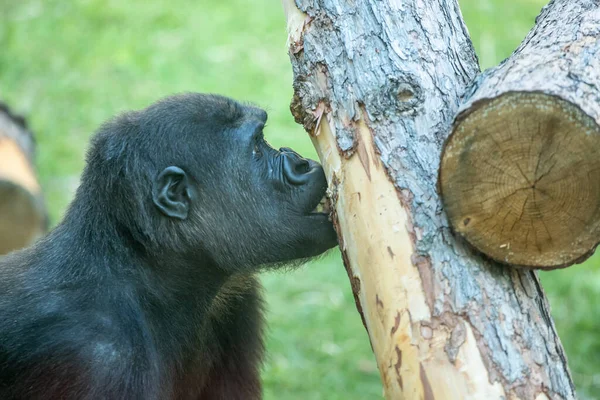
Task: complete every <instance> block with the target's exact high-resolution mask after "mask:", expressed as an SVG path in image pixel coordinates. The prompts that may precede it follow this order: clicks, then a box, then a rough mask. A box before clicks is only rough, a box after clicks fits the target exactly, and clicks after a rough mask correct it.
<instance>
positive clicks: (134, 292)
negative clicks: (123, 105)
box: [0, 94, 336, 400]
mask: <svg viewBox="0 0 600 400" xmlns="http://www.w3.org/2000/svg"><path fill="white" fill-rule="evenodd" d="M266 117H267V116H266V113H265V112H264V111H262V110H260V109H258V108H254V107H250V106H244V105H241V104H239V103H237V102H235V101H233V100H230V99H227V98H224V97H220V96H213V95H201V94H185V95H179V96H174V97H170V98H167V99H164V100H162V101H160V102H158V103H156V104H154V105H152V106H150V107H148V108H146V109H144V110H142V111H137V112H130V113H126V114H123V115H121V116H119V117H118V118H116V119H114V120H112V121H110V122H108V123H106V124H105V125H103V126H102V127H101V128H100V130H99V131H98V132H97V133H96V135H95V136H94V138H93V140H92V144H91V147H90V150H89V152H88V156H87V165H86V168H85V171H84V173H83V176H82V180H81V185H80V187H79V189H78V191H77V194H76V196H75V199H74V201H73V203H72V204H71V206H70V207H69V209H68V211H67V213H66V216H65V218H64V220H63V221H62V222H61V223H60V224H59V225H58V226H57V227H56V228H55V229H54V230H53V231H52V232H51V233H50V234H49V235H48V236H46V237H45V238H43V239H42V240H40V241H39V242H37V243H36V244H35V245H33V246H32V247H30V248H28V249H25V250H22V251H19V252H16V253H12V254H10V255H8V256H6V257H5V258H3V259H2V260H1V261H0V398H1V399H6V400H8V399H143V400H152V399H169V398H172V399H223V400H236V399H259V398H260V397H261V386H260V381H259V370H260V365H261V360H262V357H263V342H262V320H263V311H262V300H261V294H260V290H261V289H260V286H259V284H258V281H257V280H256V278H255V277H254V274H255V273H256V272H257V271H259V270H260V269H261V268H265V267H275V266H280V265H283V264H285V263H288V262H290V261H293V260H298V259H303V258H307V257H312V256H315V255H318V254H320V253H322V252H324V251H325V250H327V249H329V248H331V247H333V246H335V245H336V237H335V232H334V230H333V227H332V225H331V223H330V222H329V221H328V220H327V216H326V215H324V214H317V213H311V210H312V209H314V207H315V206H316V205H317V203H318V202H319V200H320V199H321V197H322V196H323V195H324V192H325V188H326V182H325V176H324V174H323V170H322V168H321V167H320V166H319V165H318V164H317V163H316V162H314V161H309V160H305V159H303V158H301V157H300V156H298V155H297V154H296V153H294V152H292V151H291V150H289V149H282V150H281V151H277V150H275V149H273V148H271V147H270V146H269V145H268V144H267V143H266V142H265V141H264V139H263V138H262V128H263V126H264V123H265V122H266Z"/></svg>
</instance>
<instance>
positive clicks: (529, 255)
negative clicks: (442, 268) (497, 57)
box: [440, 0, 600, 269]
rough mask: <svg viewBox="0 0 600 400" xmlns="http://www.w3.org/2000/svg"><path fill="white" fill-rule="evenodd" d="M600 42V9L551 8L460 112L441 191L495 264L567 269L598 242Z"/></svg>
mask: <svg viewBox="0 0 600 400" xmlns="http://www.w3.org/2000/svg"><path fill="white" fill-rule="evenodd" d="M599 39H600V7H599V4H598V1H597V0H555V1H552V2H551V3H550V5H548V6H547V7H546V8H545V9H544V10H543V11H542V14H541V15H540V16H539V17H538V19H537V23H536V26H535V27H534V28H533V30H532V31H531V32H530V33H529V35H528V36H527V38H526V39H525V40H524V41H523V43H522V44H521V46H520V47H519V48H518V49H517V50H516V51H515V53H514V54H513V55H512V56H511V57H510V58H509V59H508V60H507V61H505V62H504V63H502V64H501V65H500V66H498V67H497V68H495V69H492V70H490V71H487V72H486V73H484V74H483V75H482V76H481V77H480V78H479V79H478V80H477V82H476V84H475V86H474V88H473V92H472V93H470V95H469V97H468V99H467V101H466V102H465V103H464V104H463V106H462V107H461V112H460V114H459V116H458V117H457V120H456V122H455V124H454V129H453V132H452V135H451V137H450V139H449V141H448V144H447V146H446V148H445V150H444V154H443V159H442V163H441V164H442V165H441V171H440V190H441V191H442V195H443V199H444V200H443V201H444V208H445V210H446V212H447V213H448V217H449V219H450V222H451V223H452V225H453V227H454V229H455V230H456V232H458V233H459V234H460V235H462V236H463V237H464V238H465V239H466V240H467V241H468V242H470V243H471V244H473V245H474V246H475V247H476V248H478V249H479V250H481V251H482V252H484V253H485V254H487V255H488V256H490V257H492V258H494V259H495V260H498V261H501V262H505V263H510V264H515V265H522V266H527V267H535V268H545V269H552V268H560V267H566V266H569V265H571V264H573V263H575V262H579V261H583V260H584V259H585V258H587V257H588V256H590V255H591V254H593V250H594V249H595V248H596V246H597V245H598V243H599V242H600V157H599V156H598V154H599V152H600V40H599Z"/></svg>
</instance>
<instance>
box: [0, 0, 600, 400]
mask: <svg viewBox="0 0 600 400" xmlns="http://www.w3.org/2000/svg"><path fill="white" fill-rule="evenodd" d="M544 3H545V1H543V0H518V1H512V2H509V1H502V0H461V1H460V4H461V7H462V9H463V13H464V16H465V19H466V21H467V25H468V27H469V31H470V32H471V35H472V38H473V42H474V44H475V47H476V48H477V51H478V54H479V57H480V60H481V63H482V67H484V68H486V67H490V66H493V65H495V64H497V63H498V62H499V61H501V60H502V59H503V58H505V57H507V56H508V55H509V54H510V53H511V52H512V50H513V49H514V48H515V47H516V46H517V45H518V44H519V42H520V41H521V40H522V39H523V37H524V35H525V34H526V33H527V31H528V30H529V29H530V28H531V27H532V25H533V22H534V18H535V16H536V15H537V14H538V13H539V10H540V8H541V7H542V6H543V5H544ZM284 24H285V23H284V16H283V11H282V9H281V6H280V2H279V1H278V0H254V1H243V0H205V1H202V0H168V1H167V0H153V1H145V0H127V1H125V0H0V99H3V100H5V101H7V102H9V103H10V104H11V105H12V106H13V107H14V108H15V109H16V110H18V111H20V112H21V113H23V114H25V115H26V116H27V117H28V119H29V121H30V123H31V125H32V127H33V129H34V130H35V132H36V133H37V138H38V142H39V153H38V160H37V163H38V170H39V175H40V180H41V183H42V185H43V187H44V190H45V193H46V195H47V198H48V202H49V206H50V211H51V216H52V219H53V222H54V223H56V221H58V220H59V219H60V217H61V215H62V214H63V212H64V210H65V207H66V205H67V204H68V202H69V201H70V199H71V197H72V193H73V190H74V188H75V187H76V185H77V182H78V176H79V174H80V172H81V169H82V167H83V159H84V151H85V148H86V145H87V141H88V138H89V136H90V134H91V133H92V132H93V131H94V129H96V127H98V125H99V124H100V123H101V122H102V121H104V120H106V119H107V118H109V117H111V116H112V115H114V114H115V113H117V112H119V111H121V110H125V109H132V108H140V107H144V106H146V105H148V104H149V103H151V102H153V101H154V100H156V99H158V98H160V97H162V96H165V95H168V94H171V93H175V92H180V91H203V92H218V93H221V94H224V95H228V96H232V97H235V98H237V99H242V100H249V101H252V102H254V103H257V104H259V105H261V106H263V107H265V108H266V109H267V110H268V111H269V112H270V119H269V127H268V130H267V139H269V140H270V141H271V142H272V143H273V144H274V145H284V144H285V145H289V146H291V147H294V148H297V149H298V150H300V151H301V152H303V153H306V154H307V155H311V156H315V152H314V150H313V149H312V147H311V144H310V141H309V140H308V138H307V135H306V134H305V133H304V131H303V130H302V128H301V127H300V126H298V125H296V124H295V123H294V121H293V119H292V117H291V116H290V113H289V111H288V104H289V101H290V98H291V94H292V90H291V82H292V76H291V68H290V64H289V60H288V56H287V52H286V45H285V41H286V32H285V25H284ZM599 263H600V258H598V257H594V258H592V259H591V260H589V261H588V262H586V263H585V264H584V265H581V266H577V267H573V268H570V269H567V270H564V271H555V272H551V273H544V274H542V279H543V282H544V286H545V288H546V291H547V293H548V296H549V297H550V302H551V305H552V314H553V316H554V318H555V321H556V325H557V327H558V330H559V332H560V335H561V338H562V341H563V344H564V345H565V347H566V349H567V354H568V357H569V362H570V366H571V371H572V372H573V375H574V378H575V382H576V384H577V387H578V390H579V394H580V396H581V397H582V398H597V397H600V308H599V307H598V304H596V303H598V300H599V299H600V267H599ZM263 281H264V284H265V286H266V291H267V299H268V302H269V315H268V318H269V323H270V329H269V335H268V350H269V358H268V362H267V365H266V367H265V370H264V374H263V376H264V382H265V390H266V396H265V397H266V398H267V399H298V400H312V399H378V398H381V385H380V383H379V376H378V372H377V368H376V365H375V363H374V361H373V356H372V353H371V349H370V346H369V342H368V338H367V335H366V333H365V331H364V329H363V327H362V324H361V322H360V318H359V316H358V314H357V313H356V310H355V306H354V301H353V299H352V294H351V291H350V287H349V284H348V280H347V276H346V273H345V271H344V269H343V267H342V264H341V261H340V257H339V254H338V253H336V252H334V253H333V254H331V255H329V256H327V257H325V258H323V259H321V260H318V261H315V262H313V263H311V264H309V265H307V266H306V267H304V268H302V269H300V270H297V271H295V272H292V273H287V274H283V273H270V274H266V275H264V276H263Z"/></svg>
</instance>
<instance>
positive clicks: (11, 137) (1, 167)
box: [0, 103, 48, 255]
mask: <svg viewBox="0 0 600 400" xmlns="http://www.w3.org/2000/svg"><path fill="white" fill-rule="evenodd" d="M34 152H35V144H34V139H33V135H32V134H31V132H30V131H29V130H28V129H27V125H26V123H25V121H24V120H23V119H22V118H21V117H18V116H16V115H14V114H12V113H11V112H10V111H9V109H8V107H6V106H5V105H4V104H2V103H0V255H1V254H6V253H8V252H10V251H12V250H16V249H19V248H22V247H25V246H27V245H28V244H30V243H31V242H32V241H33V240H35V239H36V238H38V237H39V236H41V235H42V234H43V233H44V232H45V231H46V229H47V225H48V218H47V213H46V208H45V205H44V200H43V197H42V192H41V189H40V185H39V184H38V182H37V179H36V176H35V172H34V170H33V159H34Z"/></svg>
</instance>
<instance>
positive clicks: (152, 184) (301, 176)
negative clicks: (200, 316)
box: [82, 94, 336, 272]
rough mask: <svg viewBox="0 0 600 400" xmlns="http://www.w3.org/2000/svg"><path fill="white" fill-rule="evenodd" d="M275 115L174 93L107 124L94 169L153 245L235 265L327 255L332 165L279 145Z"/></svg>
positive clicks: (124, 217)
mask: <svg viewBox="0 0 600 400" xmlns="http://www.w3.org/2000/svg"><path fill="white" fill-rule="evenodd" d="M266 121H267V114H266V112H264V111H263V110H261V109H258V108H255V107H252V106H247V105H242V104H240V103H238V102H236V101H233V100H231V99H228V98H225V97H221V96H215V95H203V94H184V95H178V96H174V97H170V98H167V99H164V100H162V101H160V102H158V103H156V104H154V105H152V106H150V107H148V108H147V109H145V110H142V111H138V112H132V113H128V114H124V115H122V116H120V117H119V118H117V119H115V120H113V121H111V122H109V123H108V124H105V125H104V126H103V127H102V129H101V131H100V132H99V134H98V135H97V136H96V138H95V140H94V143H93V145H92V148H91V151H90V154H89V157H88V160H89V165H88V167H87V170H86V174H85V175H86V177H88V176H89V175H91V176H94V177H96V178H97V179H100V180H105V181H106V182H103V184H102V185H101V186H103V187H104V188H106V194H107V195H109V196H110V198H111V199H112V200H111V203H113V202H115V201H118V203H119V205H118V206H117V207H113V208H112V211H113V212H115V214H116V215H115V217H116V218H117V220H118V222H119V223H120V224H121V226H123V227H131V228H134V231H133V232H132V235H133V236H134V237H135V238H136V240H139V241H141V242H142V243H143V244H144V248H146V249H153V250H156V251H160V252H165V251H167V250H169V251H173V252H176V253H177V255H178V256H182V255H186V256H189V257H194V256H202V257H209V258H210V259H211V260H213V261H214V263H215V264H216V266H218V267H219V268H223V269H226V270H228V271H231V272H233V271H241V270H244V269H248V268H254V267H257V266H259V265H266V264H273V263H281V262H286V261H291V260H296V259H302V258H306V257H311V256H315V255H318V254H320V253H322V252H324V251H325V250H327V249H329V248H331V247H333V246H335V245H336V235H335V232H334V230H333V227H332V224H331V222H330V221H329V220H328V215H327V214H326V213H320V212H315V211H314V210H315V208H316V206H317V205H318V204H319V202H320V200H322V198H323V197H324V195H325V190H326V187H327V182H326V180H325V175H324V173H323V169H322V167H321V166H320V165H319V164H318V163H316V162H315V161H312V160H307V159H305V158H303V157H301V156H300V155H298V154H297V153H296V152H294V151H293V150H291V149H289V148H282V149H279V150H276V149H274V148H272V147H271V146H270V145H269V144H268V143H267V142H266V141H265V139H264V136H263V129H264V127H265V124H266ZM101 170H105V171H106V172H105V173H99V171H101ZM86 177H84V181H85V180H86ZM82 189H85V188H82ZM98 190H102V188H98Z"/></svg>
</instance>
